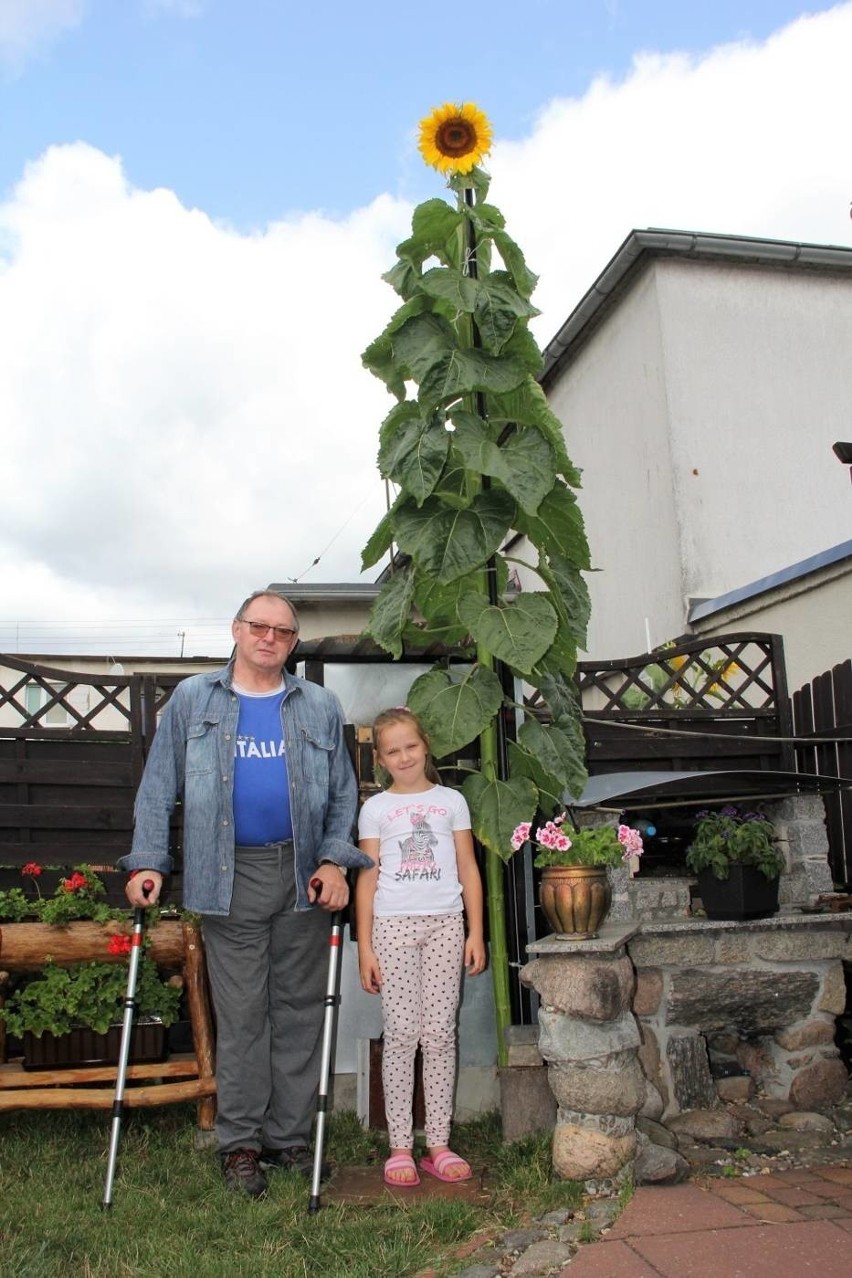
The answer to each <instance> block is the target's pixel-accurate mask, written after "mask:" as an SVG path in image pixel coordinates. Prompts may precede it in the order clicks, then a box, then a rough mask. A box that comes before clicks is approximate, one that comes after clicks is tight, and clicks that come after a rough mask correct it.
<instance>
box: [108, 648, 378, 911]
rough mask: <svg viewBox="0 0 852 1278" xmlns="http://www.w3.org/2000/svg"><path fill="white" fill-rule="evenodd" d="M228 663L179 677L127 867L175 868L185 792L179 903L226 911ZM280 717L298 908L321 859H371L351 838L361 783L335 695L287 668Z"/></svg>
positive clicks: (230, 833)
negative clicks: (174, 819) (173, 849)
mask: <svg viewBox="0 0 852 1278" xmlns="http://www.w3.org/2000/svg"><path fill="white" fill-rule="evenodd" d="M232 677H233V663H232V664H231V665H229V666H227V667H226V668H225V669H223V670H217V671H213V672H212V673H209V674H200V675H193V676H192V677H191V678H189V679H184V681H183V682H182V683H180V684H178V686H177V688H175V691H174V694H173V696H172V698H171V700H170V701H169V703H168V705H167V706H166V708H165V710H164V711H163V715H162V718H161V720H160V725H159V727H158V729H157V734H156V736H155V737H154V741H153V743H152V746H151V751H150V753H149V755H148V761H147V763H146V765H145V771H144V774H143V776H142V781H141V784H140V786H139V791H138V793H137V795H136V806H135V810H134V817H135V827H134V832H133V845H132V847H131V850H130V853H129V854H128V855H127V856H123V857H121V858H120V860H119V861H118V863H117V864H118V866H119V868H120V869H123V870H128V871H129V870H146V869H150V870H158V871H159V872H160V873H161V874H167V873H168V872H169V870H171V869H172V858H171V857H170V856H169V817H170V815H171V812H172V809H173V808H174V806H175V803H176V801H177V799H178V797H181V798H182V800H183V904H184V907H185V908H186V909H188V910H195V911H197V912H198V913H199V914H227V913H228V911H229V909H230V904H231V894H232V891H233V886H234V804H233V797H234V754H235V741H236V731H237V719H238V717H239V698H238V697H237V694H236V693H235V692H234V691H233V688H232V687H231V680H232ZM284 684H285V696H284V700H283V702H282V704H281V723H282V727H283V730H284V744H285V749H286V752H287V775H288V779H289V787H290V812H291V815H292V820H293V848H294V858H295V871H296V909H297V910H308V909H310V904H309V902H308V895H307V887H308V881H309V880H310V878H311V876H312V875H313V874H314V872H315V870H316V868H317V866H318V865H319V863H320V861H333V862H334V863H335V864H336V865H340V866H343V867H357V866H369V865H372V861H371V860H370V858H369V857H367V856H365V855H364V854H363V852H360V851H359V850H358V849H357V848H356V847H355V846H354V845H353V843H352V842H351V838H352V830H353V824H354V821H355V811H356V807H357V801H358V791H357V785H356V781H355V774H354V771H353V769H352V763H351V760H350V758H349V752H348V750H347V748H346V744H345V742H344V740H343V714H342V711H341V709H340V705H339V703H338V701H337V698H336V697H335V696H333V694H332V693H330V692H327V691H326V690H325V688H321V687H319V685H318V684H314V683H308V682H306V681H305V680H303V679H296V678H295V677H294V676H293V675H290V674H287V673H286V672H285V673H284Z"/></svg>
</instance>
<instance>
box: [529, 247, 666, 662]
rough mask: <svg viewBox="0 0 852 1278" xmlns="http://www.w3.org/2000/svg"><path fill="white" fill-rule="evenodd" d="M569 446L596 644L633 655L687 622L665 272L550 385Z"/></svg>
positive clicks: (600, 653) (617, 312)
mask: <svg viewBox="0 0 852 1278" xmlns="http://www.w3.org/2000/svg"><path fill="white" fill-rule="evenodd" d="M548 398H549V401H550V406H551V408H552V409H553V411H554V412H555V413H556V415H557V416H558V417H559V418H560V419H561V421H562V423H563V425H564V428H565V439H566V443H567V448H568V453H569V455H570V457H571V459H572V461H574V462H575V463H576V465H578V466H579V467H581V469H582V471H583V487H582V489H581V490H580V493H579V495H578V498H579V502H580V507H581V509H582V511H583V516H584V519H585V521H586V529H587V533H588V538H589V543H590V546H591V553H592V564H593V566H594V567H595V569H597V570H598V571H596V572H594V573H591V574H589V575H588V578H587V580H588V583H589V591H590V594H591V599H592V616H591V625H590V629H589V642H588V649H587V650H588V652H589V653H590V654H591V655H592V656H594V658H595V659H596V660H606V659H607V658H610V657H625V656H632V655H634V654H636V653H640V652H644V651H646V649H647V646H648V644H647V638H648V635H649V634H650V639H651V644H652V645H653V644H657V643H660V642H662V641H663V640H665V639H668V638H671V637H672V636H673V635H677V634H680V633H681V631H682V630H683V586H682V582H681V565H680V549H679V542H680V534H679V529H678V524H677V515H676V509H675V502H674V490H673V487H672V462H671V453H670V443H669V434H668V421H669V410H668V405H667V392H666V384H665V352H664V349H663V344H662V335H661V328H660V313H659V307H658V302H657V288H656V279H655V275H654V272H653V270H649V271H646V272H645V273H644V274H643V275H642V276H641V278H640V279H639V281H638V282H637V283H636V285H635V286H634V287H633V288H632V289H631V291H630V292H629V293H628V294H627V295H626V296H625V298H624V299H623V301H622V302H621V304H620V305H619V306H618V307H617V308H615V309H614V310H613V311H611V312H610V314H609V317H608V319H607V322H606V324H605V325H604V326H603V327H601V328H600V329H598V331H597V332H596V333H595V334H594V335H593V336H592V337H591V339H590V340H589V341H588V342H587V343H586V345H585V346H584V347H583V349H582V351H581V352H580V353H579V355H578V357H577V358H576V359H575V360H574V361H573V362H572V363H571V365H570V366H569V368H568V370H567V372H566V373H565V375H564V376H563V377H562V378H561V379H560V380H559V382H558V383H557V384H556V385H555V386H554V387H553V388H552V389H551V391H550V392H549V396H548Z"/></svg>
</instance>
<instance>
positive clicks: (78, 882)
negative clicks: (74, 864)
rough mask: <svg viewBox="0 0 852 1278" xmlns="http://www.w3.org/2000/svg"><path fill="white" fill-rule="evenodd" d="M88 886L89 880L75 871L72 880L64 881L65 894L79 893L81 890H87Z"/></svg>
mask: <svg viewBox="0 0 852 1278" xmlns="http://www.w3.org/2000/svg"><path fill="white" fill-rule="evenodd" d="M88 886H89V880H88V879H87V878H86V876H85V874H80V873H79V871H75V872H74V874H72V875H71V877H70V879H63V880H62V890H63V892H79V891H80V889H81V888H87V887H88Z"/></svg>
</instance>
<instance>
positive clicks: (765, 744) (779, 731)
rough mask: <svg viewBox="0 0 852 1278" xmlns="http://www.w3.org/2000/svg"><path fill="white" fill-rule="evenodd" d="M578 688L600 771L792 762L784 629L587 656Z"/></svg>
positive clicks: (591, 757) (593, 768)
mask: <svg viewBox="0 0 852 1278" xmlns="http://www.w3.org/2000/svg"><path fill="white" fill-rule="evenodd" d="M577 685H578V687H579V690H580V696H581V699H582V705H583V717H584V721H585V725H586V741H587V747H588V766H589V771H590V772H591V773H593V774H599V773H604V772H617V771H633V770H638V771H642V770H648V769H659V768H663V769H666V770H671V771H678V770H680V769H698V770H702V769H705V770H706V769H714V768H732V769H755V768H756V769H780V770H782V771H788V770H792V768H793V766H794V763H793V751H792V747H791V745H790V743H789V741H788V740H787V739H786V738H789V737H790V736H791V735H792V720H791V716H790V709H789V700H788V696H787V683H786V674H785V668H784V649H783V642H782V640H781V637H780V635H770V634H762V633H760V634H758V633H738V634H736V635H714V636H712V637H708V638H704V639H685V640H682V641H680V642H678V643H675V644H671V645H670V646H669V647H666V648H663V649H659V650H658V651H656V652H653V653H644V654H642V655H641V656H638V657H630V658H625V659H620V660H617V661H597V662H591V661H583V662H580V663H579V665H578V667H577Z"/></svg>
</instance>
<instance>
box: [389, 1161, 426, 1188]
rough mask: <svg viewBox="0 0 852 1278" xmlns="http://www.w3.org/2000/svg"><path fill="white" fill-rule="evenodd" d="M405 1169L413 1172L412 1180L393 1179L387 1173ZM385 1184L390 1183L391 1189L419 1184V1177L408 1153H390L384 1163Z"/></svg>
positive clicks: (412, 1186)
mask: <svg viewBox="0 0 852 1278" xmlns="http://www.w3.org/2000/svg"><path fill="white" fill-rule="evenodd" d="M395 1171H407V1172H413V1173H414V1179H413V1180H394V1179H392V1177H390V1176H389V1175H388V1172H395ZM384 1175H385V1184H386V1185H390V1186H391V1187H392V1188H393V1189H413V1188H414V1186H415V1185H419V1184H420V1177H419V1176H418V1175H417V1168H416V1166H415V1164H414V1159H413V1158H412V1157H411V1155H410V1154H392V1155H391V1157H390V1158H389V1159H388V1160H387V1162H386V1163H385V1173H384Z"/></svg>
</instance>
